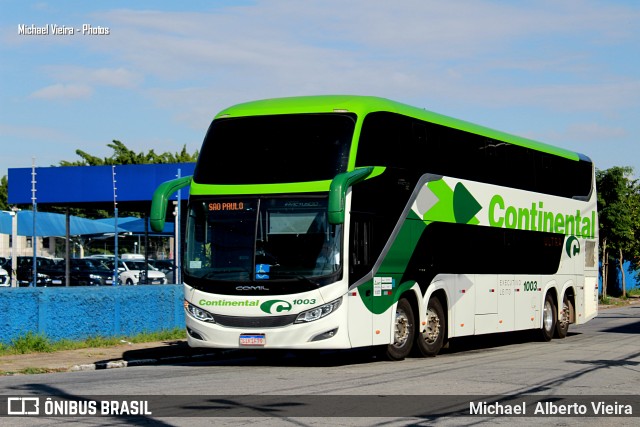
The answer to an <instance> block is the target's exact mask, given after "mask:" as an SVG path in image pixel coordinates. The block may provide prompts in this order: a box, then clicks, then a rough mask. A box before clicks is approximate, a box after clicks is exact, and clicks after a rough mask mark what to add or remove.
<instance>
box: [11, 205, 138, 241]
mask: <svg viewBox="0 0 640 427" xmlns="http://www.w3.org/2000/svg"><path fill="white" fill-rule="evenodd" d="M17 216H18V235H19V236H33V235H34V233H33V211H18V212H17ZM126 231H128V230H125V229H123V228H121V227H118V233H123V232H126ZM115 232H116V230H115V227H114V225H113V222H112V223H111V225H109V224H105V223H103V222H100V221H98V220H93V219H87V218H81V217H78V216H73V215H71V216H70V217H69V235H70V236H80V235H89V234H94V235H95V234H108V233H111V234H115ZM0 233H1V234H11V233H12V215H11V212H7V211H2V212H0ZM35 235H36V236H48V237H53V236H62V237H63V236H65V235H66V218H65V215H64V214H58V213H51V212H36V232H35Z"/></svg>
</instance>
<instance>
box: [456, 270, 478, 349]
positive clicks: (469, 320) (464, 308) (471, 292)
mask: <svg viewBox="0 0 640 427" xmlns="http://www.w3.org/2000/svg"><path fill="white" fill-rule="evenodd" d="M473 278H474V276H473V275H465V274H456V275H455V276H453V275H452V276H449V281H450V283H451V285H453V283H454V281H455V289H453V292H449V295H453V307H452V308H453V318H454V321H453V325H452V328H451V332H452V334H453V335H452V336H456V337H462V336H465V335H473V333H474V330H475V316H474V313H475V311H476V309H477V303H476V301H475V299H476V298H475V296H476V294H477V289H476V288H477V283H474V282H473ZM452 288H453V286H452Z"/></svg>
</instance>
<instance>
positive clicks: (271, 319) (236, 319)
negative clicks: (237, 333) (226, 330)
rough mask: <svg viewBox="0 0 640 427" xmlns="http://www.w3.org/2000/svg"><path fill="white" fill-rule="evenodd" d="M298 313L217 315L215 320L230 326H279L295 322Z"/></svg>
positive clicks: (219, 323)
mask: <svg viewBox="0 0 640 427" xmlns="http://www.w3.org/2000/svg"><path fill="white" fill-rule="evenodd" d="M296 316H297V314H288V315H286V316H267V317H262V316H260V317H244V316H222V315H220V314H216V315H215V322H216V323H217V324H218V325H221V326H228V327H230V328H278V327H281V326H287V325H291V324H293V322H294V321H295V320H296Z"/></svg>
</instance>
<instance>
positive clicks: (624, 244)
mask: <svg viewBox="0 0 640 427" xmlns="http://www.w3.org/2000/svg"><path fill="white" fill-rule="evenodd" d="M632 174H633V168H630V167H619V166H615V167H612V168H610V169H607V170H604V171H601V170H598V171H596V185H597V188H598V214H599V220H600V248H601V250H602V272H603V273H602V296H603V297H606V296H607V280H608V276H609V274H608V268H609V262H608V261H609V256H610V254H609V251H610V250H612V251H614V255H613V258H614V259H615V258H616V256H617V260H618V263H619V265H620V270H621V272H622V295H623V296H626V275H625V271H624V268H623V265H624V261H625V260H627V261H629V262H630V263H631V266H632V268H633V269H634V270H635V269H638V267H639V265H638V261H639V258H638V255H639V254H640V246H639V243H638V237H640V217H639V214H640V185H639V184H638V180H634V179H632Z"/></svg>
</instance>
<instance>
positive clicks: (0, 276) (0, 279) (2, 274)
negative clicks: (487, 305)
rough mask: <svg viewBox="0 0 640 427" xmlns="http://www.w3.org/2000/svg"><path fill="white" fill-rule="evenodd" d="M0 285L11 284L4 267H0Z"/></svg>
mask: <svg viewBox="0 0 640 427" xmlns="http://www.w3.org/2000/svg"><path fill="white" fill-rule="evenodd" d="M0 286H1V287H4V286H11V278H10V277H9V273H8V272H7V270H5V269H4V268H0Z"/></svg>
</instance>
